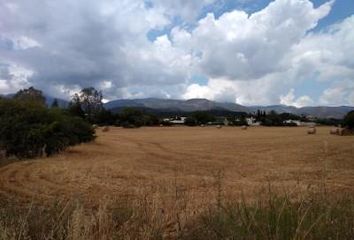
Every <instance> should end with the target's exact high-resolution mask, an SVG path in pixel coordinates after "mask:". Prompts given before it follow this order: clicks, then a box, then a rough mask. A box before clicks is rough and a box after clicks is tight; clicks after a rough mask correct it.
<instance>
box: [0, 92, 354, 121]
mask: <svg viewBox="0 0 354 240" xmlns="http://www.w3.org/2000/svg"><path fill="white" fill-rule="evenodd" d="M4 96H5V97H12V96H13V94H9V95H4ZM45 98H46V103H47V105H48V106H50V105H51V104H52V103H53V101H54V99H55V98H54V97H51V96H49V95H45ZM57 100H58V103H59V106H60V107H67V106H68V103H69V101H67V100H64V99H57ZM104 107H105V108H106V109H107V110H111V111H112V112H119V111H121V110H122V109H123V108H126V107H135V108H139V109H145V110H147V111H150V112H159V113H162V112H163V113H167V114H168V113H177V112H178V113H183V112H194V111H214V112H220V113H224V112H246V113H252V112H256V111H257V110H261V111H266V112H270V111H272V110H273V111H276V112H277V113H293V114H296V115H306V116H309V115H311V116H314V117H317V118H336V119H341V118H343V117H344V116H345V115H346V114H347V113H348V112H350V111H353V110H354V107H349V106H338V107H328V106H315V107H302V108H297V107H293V106H286V105H271V106H243V105H240V104H236V103H230V102H216V101H210V100H208V99H204V98H195V99H189V100H176V99H159V98H144V99H119V100H113V101H110V102H107V103H105V104H104Z"/></svg>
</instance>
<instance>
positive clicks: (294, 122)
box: [284, 119, 302, 126]
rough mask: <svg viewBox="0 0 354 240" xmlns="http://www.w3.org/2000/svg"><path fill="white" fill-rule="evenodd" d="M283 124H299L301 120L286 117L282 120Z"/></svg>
mask: <svg viewBox="0 0 354 240" xmlns="http://www.w3.org/2000/svg"><path fill="white" fill-rule="evenodd" d="M284 123H285V124H296V126H301V125H302V122H301V121H300V120H293V119H288V120H285V121H284Z"/></svg>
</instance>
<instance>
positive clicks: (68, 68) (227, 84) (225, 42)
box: [0, 0, 354, 106]
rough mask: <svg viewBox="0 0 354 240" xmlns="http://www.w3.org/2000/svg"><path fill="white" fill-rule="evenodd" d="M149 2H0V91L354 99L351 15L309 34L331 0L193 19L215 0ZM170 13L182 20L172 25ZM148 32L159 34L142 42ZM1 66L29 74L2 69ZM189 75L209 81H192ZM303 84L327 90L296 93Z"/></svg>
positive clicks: (293, 101)
mask: <svg viewBox="0 0 354 240" xmlns="http://www.w3.org/2000/svg"><path fill="white" fill-rule="evenodd" d="M151 2H152V4H151V6H147V4H146V1H144V0H122V1H114V0H107V1H95V0H85V1H84V0H77V1H70V0H62V1H41V0H26V1H25V0H20V1H16V2H12V1H11V2H10V1H8V0H0V8H1V9H2V11H1V13H2V14H1V15H0V68H1V66H2V68H3V69H6V70H2V72H1V71H0V81H1V82H0V91H1V93H3V92H4V91H6V92H9V91H16V90H18V89H17V87H18V86H21V87H23V86H27V85H35V86H36V87H38V88H41V89H43V90H44V91H45V92H48V93H49V94H53V95H60V96H64V95H68V94H69V93H70V92H71V90H72V89H79V88H81V87H86V86H91V85H93V86H94V87H97V88H100V89H102V90H103V91H104V94H105V97H106V98H109V99H113V98H121V97H128V98H133V97H166V98H195V97H198V98H200V97H205V98H209V99H214V100H220V101H232V102H238V103H241V104H247V105H254V104H278V103H284V104H289V105H294V106H303V105H309V104H324V103H326V104H339V103H343V104H353V99H354V94H353V93H352V92H350V90H351V89H352V87H353V85H352V84H351V82H352V81H353V79H354V60H353V59H354V58H353V57H352V56H354V45H353V42H354V31H353V30H354V16H352V17H349V18H347V19H345V20H344V21H342V22H339V23H337V24H335V25H333V26H331V27H329V28H328V29H325V30H322V31H320V32H318V31H316V32H312V31H311V30H312V29H313V28H314V27H315V26H316V25H317V24H318V21H319V20H320V19H322V18H324V17H326V15H327V14H328V13H329V11H330V10H331V6H332V4H333V1H328V2H327V3H325V4H323V5H322V6H320V7H318V8H315V7H314V6H313V4H312V3H311V1H309V0H275V1H273V2H271V4H269V6H267V7H266V8H264V9H262V10H260V11H258V12H256V13H253V14H252V15H248V14H247V13H246V12H244V11H240V10H235V11H231V12H225V13H223V14H221V16H220V17H219V18H216V17H215V16H214V15H213V14H208V15H207V16H206V17H204V18H203V19H200V20H198V22H195V21H196V19H197V17H198V16H199V14H200V13H201V11H202V9H203V7H205V6H206V5H209V4H213V3H215V2H217V1H215V0H202V1H197V0H178V1H175V0H173V1H172V0H166V1H162V0H151ZM176 17H180V18H182V20H181V21H182V22H183V23H182V24H177V25H176V23H175V21H174V20H175V19H176ZM185 22H189V23H192V24H188V25H187V26H188V27H186V25H185ZM174 24H175V25H174ZM191 26H195V27H194V28H191ZM170 27H171V28H172V30H171V32H166V31H167V30H166V29H169V28H170ZM153 29H155V30H156V29H159V30H161V31H162V33H163V34H162V36H159V37H157V38H156V40H155V41H154V42H151V41H149V39H148V38H147V34H148V33H149V32H150V31H151V30H153ZM9 66H18V68H21V69H27V70H28V71H29V69H30V72H31V74H25V75H22V77H21V76H19V75H17V76H15V75H14V74H9ZM19 72H21V71H19ZM196 74H197V75H203V76H205V77H206V78H207V79H209V81H208V83H207V84H206V85H200V84H197V83H194V82H192V77H191V76H193V75H196ZM304 81H317V82H319V83H321V82H327V83H326V84H327V85H330V86H331V88H329V89H327V90H326V91H325V92H324V93H323V94H322V96H302V94H301V85H302V83H303V82H304ZM328 83H330V84H328ZM289 89H297V93H298V94H299V95H300V97H297V98H296V97H295V96H294V92H292V91H291V90H290V92H289ZM284 93H287V94H285V95H284Z"/></svg>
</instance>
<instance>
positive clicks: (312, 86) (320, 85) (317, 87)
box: [294, 79, 331, 102]
mask: <svg viewBox="0 0 354 240" xmlns="http://www.w3.org/2000/svg"><path fill="white" fill-rule="evenodd" d="M330 86H331V82H319V81H316V80H313V79H307V80H304V81H301V83H300V84H299V85H298V86H296V87H295V88H294V90H295V95H298V96H296V97H300V95H301V96H303V95H307V96H310V97H311V98H312V100H314V101H315V102H316V101H317V99H318V98H319V97H320V96H321V95H322V93H323V92H324V90H326V89H328V88H330ZM297 93H301V94H297Z"/></svg>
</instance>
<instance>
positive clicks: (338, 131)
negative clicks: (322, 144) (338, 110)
mask: <svg viewBox="0 0 354 240" xmlns="http://www.w3.org/2000/svg"><path fill="white" fill-rule="evenodd" d="M337 134H338V135H339V136H343V135H345V134H346V129H345V128H342V127H341V128H337Z"/></svg>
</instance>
